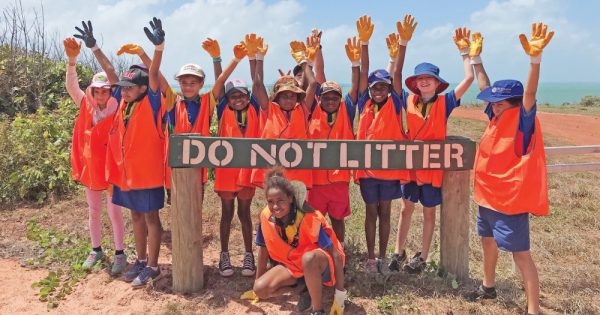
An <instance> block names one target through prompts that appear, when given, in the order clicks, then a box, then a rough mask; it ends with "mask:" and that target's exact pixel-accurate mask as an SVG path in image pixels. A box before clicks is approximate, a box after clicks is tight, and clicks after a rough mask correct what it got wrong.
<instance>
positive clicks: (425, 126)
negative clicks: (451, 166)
mask: <svg viewBox="0 0 600 315" xmlns="http://www.w3.org/2000/svg"><path fill="white" fill-rule="evenodd" d="M417 101H418V97H417V96H416V95H414V94H411V95H409V96H408V102H407V104H406V105H407V110H406V122H407V124H408V138H409V139H410V140H444V139H446V123H447V119H446V97H444V95H439V96H438V98H437V100H436V101H435V103H433V105H431V109H430V110H429V115H428V116H427V118H424V117H423V114H422V113H421V112H420V111H419V109H418V108H417ZM443 178H444V171H443V170H413V171H410V180H411V181H414V182H416V183H417V185H423V184H431V185H432V186H433V187H442V179H443Z"/></svg>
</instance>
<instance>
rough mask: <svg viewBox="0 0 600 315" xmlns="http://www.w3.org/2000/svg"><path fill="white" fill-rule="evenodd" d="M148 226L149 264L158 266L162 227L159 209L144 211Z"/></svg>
mask: <svg viewBox="0 0 600 315" xmlns="http://www.w3.org/2000/svg"><path fill="white" fill-rule="evenodd" d="M144 217H145V218H146V225H147V227H148V266H149V267H158V253H159V252H160V237H161V234H162V227H161V224H160V217H159V216H158V210H156V211H151V212H147V213H144Z"/></svg>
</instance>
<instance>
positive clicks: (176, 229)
mask: <svg viewBox="0 0 600 315" xmlns="http://www.w3.org/2000/svg"><path fill="white" fill-rule="evenodd" d="M171 178H172V185H171V188H172V192H171V196H172V199H173V207H172V210H171V233H172V234H171V238H172V246H173V250H172V254H173V290H174V291H176V292H180V293H194V292H198V291H200V290H201V289H202V288H204V264H203V261H202V199H203V192H204V190H203V187H202V168H173V169H172V175H171Z"/></svg>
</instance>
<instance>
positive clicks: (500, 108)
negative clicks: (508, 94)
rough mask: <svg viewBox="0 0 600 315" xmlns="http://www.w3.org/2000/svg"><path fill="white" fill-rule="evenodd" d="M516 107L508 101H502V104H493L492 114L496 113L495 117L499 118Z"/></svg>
mask: <svg viewBox="0 0 600 315" xmlns="http://www.w3.org/2000/svg"><path fill="white" fill-rule="evenodd" d="M514 106H515V105H513V104H511V103H510V102H509V101H507V100H502V101H500V102H494V103H492V112H494V116H496V117H499V116H500V115H502V113H503V112H504V111H505V110H507V109H509V108H511V107H514Z"/></svg>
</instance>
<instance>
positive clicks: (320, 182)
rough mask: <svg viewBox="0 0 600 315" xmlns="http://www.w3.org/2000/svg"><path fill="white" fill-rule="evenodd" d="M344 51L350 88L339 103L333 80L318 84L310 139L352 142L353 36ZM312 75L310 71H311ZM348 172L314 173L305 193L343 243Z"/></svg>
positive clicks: (356, 65)
mask: <svg viewBox="0 0 600 315" xmlns="http://www.w3.org/2000/svg"><path fill="white" fill-rule="evenodd" d="M346 52H347V54H348V58H350V61H351V63H352V86H351V88H350V91H349V92H348V94H347V95H346V100H345V101H342V95H343V94H342V88H341V87H340V86H339V84H337V83H336V82H334V81H326V82H323V83H322V84H321V87H320V89H321V93H320V96H319V97H317V100H318V104H314V105H313V106H312V108H311V112H310V119H309V125H308V133H309V136H310V138H311V139H331V140H350V139H354V131H353V129H352V124H353V122H354V115H355V113H356V107H354V105H353V104H356V99H357V91H358V76H359V72H360V68H359V65H360V47H359V46H358V42H357V40H356V37H355V38H354V42H352V41H351V40H350V39H348V43H347V44H346ZM310 75H312V71H311V72H310ZM350 176H351V175H350V170H313V188H312V189H311V190H310V191H309V193H308V203H309V204H310V205H311V206H313V207H315V208H316V209H318V210H319V211H321V213H323V215H325V214H329V218H330V219H331V226H332V227H333V231H334V232H335V235H336V236H337V237H338V239H339V240H340V242H341V243H342V245H343V244H344V235H345V223H344V218H346V217H347V216H349V215H350V191H349V186H348V185H349V182H350Z"/></svg>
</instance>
